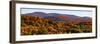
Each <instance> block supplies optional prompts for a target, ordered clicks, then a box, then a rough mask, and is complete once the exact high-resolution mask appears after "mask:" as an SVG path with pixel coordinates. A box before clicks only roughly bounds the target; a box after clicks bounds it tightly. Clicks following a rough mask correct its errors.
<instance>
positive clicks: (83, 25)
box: [21, 15, 92, 35]
mask: <svg viewBox="0 0 100 44" xmlns="http://www.w3.org/2000/svg"><path fill="white" fill-rule="evenodd" d="M89 32H92V22H90V21H86V22H78V23H76V22H62V21H59V22H54V21H52V20H48V19H45V18H42V17H36V16H25V15H22V16H21V35H42V34H65V33H66V34H69V33H89Z"/></svg>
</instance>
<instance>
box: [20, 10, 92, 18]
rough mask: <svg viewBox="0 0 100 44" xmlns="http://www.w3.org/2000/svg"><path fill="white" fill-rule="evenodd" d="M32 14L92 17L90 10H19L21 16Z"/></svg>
mask: <svg viewBox="0 0 100 44" xmlns="http://www.w3.org/2000/svg"><path fill="white" fill-rule="evenodd" d="M32 12H44V13H59V14H69V15H76V16H80V17H92V11H90V10H64V9H63V10H62V9H40V8H21V14H27V13H32Z"/></svg>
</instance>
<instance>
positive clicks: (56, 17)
mask: <svg viewBox="0 0 100 44" xmlns="http://www.w3.org/2000/svg"><path fill="white" fill-rule="evenodd" d="M22 15H27V16H37V17H42V18H45V19H49V20H52V21H66V22H86V21H89V22H91V21H92V18H91V17H80V16H75V15H69V14H59V13H44V12H33V13H27V14H22Z"/></svg>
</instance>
